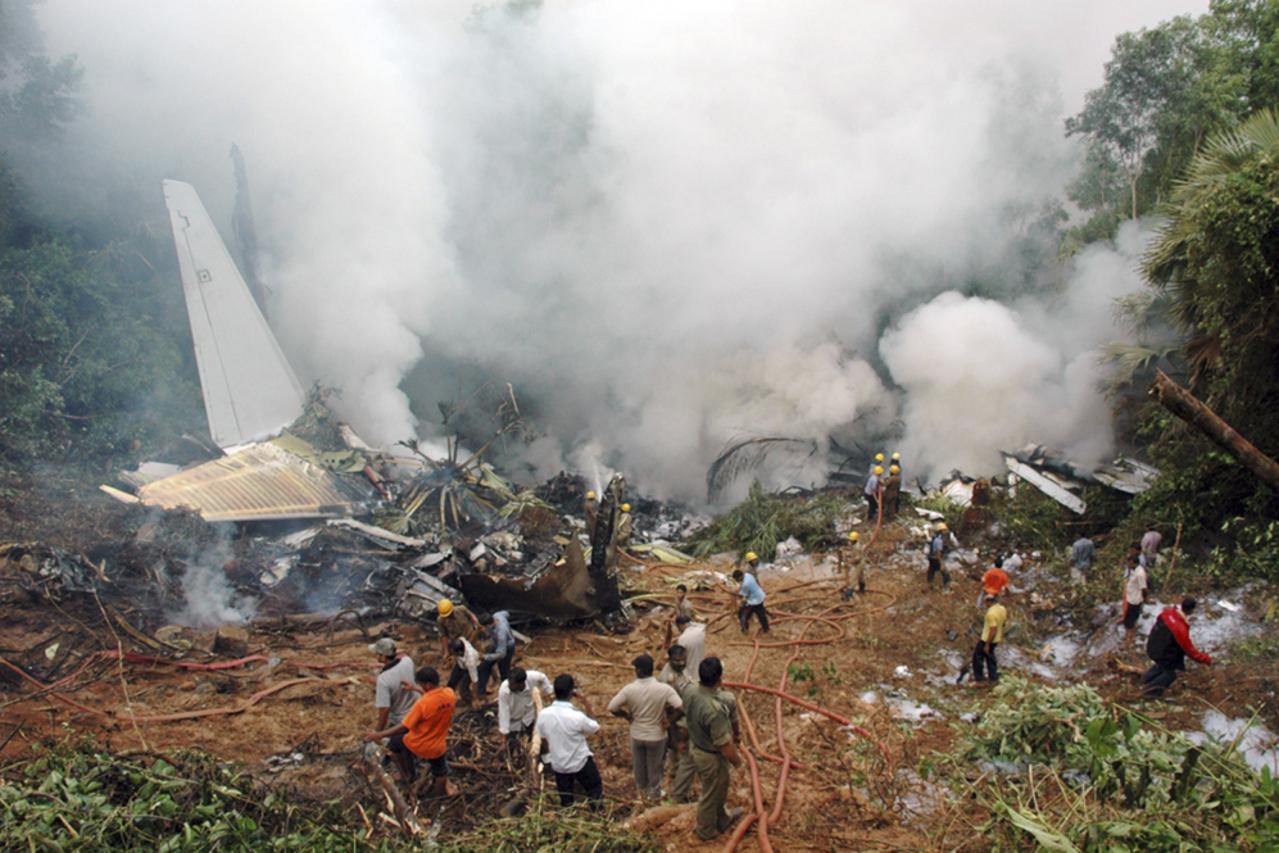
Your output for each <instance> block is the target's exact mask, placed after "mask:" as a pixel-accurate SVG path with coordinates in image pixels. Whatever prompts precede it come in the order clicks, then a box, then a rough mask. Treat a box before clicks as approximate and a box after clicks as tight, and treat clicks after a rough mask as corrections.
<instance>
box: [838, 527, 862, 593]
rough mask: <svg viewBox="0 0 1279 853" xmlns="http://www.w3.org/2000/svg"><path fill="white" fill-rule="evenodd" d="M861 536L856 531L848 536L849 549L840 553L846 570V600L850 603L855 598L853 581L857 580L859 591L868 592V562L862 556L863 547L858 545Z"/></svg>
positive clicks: (841, 561)
mask: <svg viewBox="0 0 1279 853" xmlns="http://www.w3.org/2000/svg"><path fill="white" fill-rule="evenodd" d="M860 539H861V534H860V533H858V532H857V531H856V530H853V531H851V532H850V533H849V534H848V547H847V548H841V549H840V551H839V561H840V563H841V564H842V565H843V569H844V592H843V596H844V600H845V601H848V600H849V599H851V598H852V597H853V579H854V576H855V577H856V580H857V591H858V592H865V591H866V560H865V557H864V555H863V554H862V549H861V546H860V545H858V542H859V540H860Z"/></svg>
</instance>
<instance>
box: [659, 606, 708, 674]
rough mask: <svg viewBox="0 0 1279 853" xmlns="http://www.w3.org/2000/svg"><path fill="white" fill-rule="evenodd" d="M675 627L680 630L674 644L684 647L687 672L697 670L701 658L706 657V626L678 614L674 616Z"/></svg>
mask: <svg viewBox="0 0 1279 853" xmlns="http://www.w3.org/2000/svg"><path fill="white" fill-rule="evenodd" d="M675 627H676V628H677V629H679V631H680V635H679V638H678V639H677V640H675V645H677V646H683V647H684V653H685V659H686V660H687V664H686V665H685V668H686V669H687V671H688V672H697V667H698V666H700V665H701V663H702V658H704V657H706V626H705V625H704V624H703V623H701V622H694V621H693V620H692V619H691V618H689V617H688V616H684V615H680V616H676V617H675ZM667 645H670V644H669V643H668V644H667Z"/></svg>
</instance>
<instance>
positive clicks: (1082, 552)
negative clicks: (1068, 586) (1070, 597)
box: [1070, 536, 1097, 583]
mask: <svg viewBox="0 0 1279 853" xmlns="http://www.w3.org/2000/svg"><path fill="white" fill-rule="evenodd" d="M1096 554H1097V543H1095V542H1093V541H1092V540H1091V539H1089V538H1088V537H1087V536H1080V537H1079V538H1078V539H1076V540H1075V542H1074V544H1073V545H1071V546H1070V564H1071V567H1072V569H1073V570H1072V572H1071V576H1072V578H1073V579H1074V581H1075V582H1076V583H1083V582H1084V581H1085V580H1086V579H1087V577H1088V572H1089V570H1090V569H1092V561H1093V559H1094V558H1095V557H1096Z"/></svg>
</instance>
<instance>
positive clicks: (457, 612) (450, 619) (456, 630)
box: [436, 598, 480, 655]
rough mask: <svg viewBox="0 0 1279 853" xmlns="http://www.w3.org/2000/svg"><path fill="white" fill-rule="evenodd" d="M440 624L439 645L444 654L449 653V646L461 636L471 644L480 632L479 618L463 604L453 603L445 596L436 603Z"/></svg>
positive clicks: (438, 622)
mask: <svg viewBox="0 0 1279 853" xmlns="http://www.w3.org/2000/svg"><path fill="white" fill-rule="evenodd" d="M436 610H437V612H438V613H439V619H438V620H436V621H437V624H439V626H440V645H441V647H442V650H443V652H444V654H445V655H448V654H449V646H451V645H452V643H453V641H454V640H456V639H457V638H458V637H461V638H462V639H463V640H466V642H468V643H470V644H471V645H472V646H473V645H475V640H476V638H477V637H478V636H479V634H480V620H479V619H476V618H475V614H474V613H472V612H471V609H470V608H469V607H467V606H466V605H465V604H454V603H453V602H452V601H450V600H449V599H447V598H441V599H440V601H439V604H437V605H436Z"/></svg>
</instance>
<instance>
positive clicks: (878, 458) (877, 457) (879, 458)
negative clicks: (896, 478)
mask: <svg viewBox="0 0 1279 853" xmlns="http://www.w3.org/2000/svg"><path fill="white" fill-rule="evenodd" d="M875 461H876V462H883V461H884V454H882V453H876V454H875Z"/></svg>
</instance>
